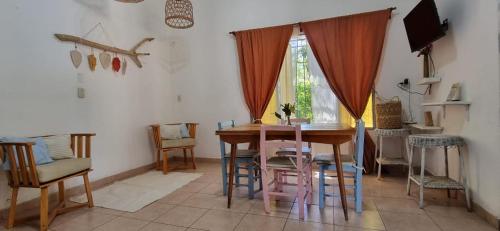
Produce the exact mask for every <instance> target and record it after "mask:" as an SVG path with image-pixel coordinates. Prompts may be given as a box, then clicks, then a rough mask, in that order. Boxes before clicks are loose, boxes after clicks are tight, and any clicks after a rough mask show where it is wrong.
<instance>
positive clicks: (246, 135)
mask: <svg viewBox="0 0 500 231" xmlns="http://www.w3.org/2000/svg"><path fill="white" fill-rule="evenodd" d="M261 126H262V124H244V125H239V126H235V127H231V128H226V129H222V130H218V131H216V133H215V134H216V135H218V136H219V137H220V139H221V140H222V141H224V142H226V143H229V144H231V157H230V161H229V182H228V191H227V207H228V208H230V207H231V197H232V193H233V181H234V168H235V162H236V150H237V147H238V144H241V143H258V142H259V140H260V127H261ZM301 130H302V141H304V142H312V143H322V144H331V145H332V146H333V153H334V157H335V164H336V166H337V168H336V169H337V177H338V181H339V188H340V197H341V201H342V208H343V210H344V218H345V219H346V220H348V215H347V201H346V191H345V184H344V173H343V170H342V164H341V160H340V145H341V144H343V143H346V142H349V141H351V140H352V137H353V135H354V134H355V133H356V130H355V128H353V127H351V126H349V125H347V124H302V125H301ZM266 139H268V140H295V133H294V132H293V131H274V132H269V135H268V136H267V137H266Z"/></svg>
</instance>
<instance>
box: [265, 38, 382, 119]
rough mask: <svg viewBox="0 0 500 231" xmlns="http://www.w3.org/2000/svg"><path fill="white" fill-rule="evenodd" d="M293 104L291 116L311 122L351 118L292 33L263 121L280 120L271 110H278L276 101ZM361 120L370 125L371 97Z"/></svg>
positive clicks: (304, 42) (304, 43)
mask: <svg viewBox="0 0 500 231" xmlns="http://www.w3.org/2000/svg"><path fill="white" fill-rule="evenodd" d="M284 103H295V117H297V118H309V119H311V121H312V122H314V123H339V122H342V123H348V124H351V126H355V120H354V119H353V118H352V117H351V116H350V115H349V113H348V112H347V110H346V109H345V108H344V107H343V106H342V104H340V103H339V102H338V100H337V98H336V97H335V95H334V94H333V92H332V90H331V89H330V86H329V85H328V83H327V81H326V79H325V77H324V76H323V72H322V71H321V69H320V67H319V64H318V63H317V61H316V59H315V58H314V55H313V53H312V51H311V49H310V47H309V44H308V43H307V39H306V38H305V36H303V35H297V36H293V37H292V39H291V40H290V44H289V46H288V50H287V53H286V55H285V58H284V60H283V65H282V69H281V72H280V76H279V79H278V84H277V86H276V90H275V92H274V94H273V96H272V98H271V101H270V103H269V105H268V107H267V109H266V112H265V113H264V116H263V118H262V121H263V122H264V123H269V124H276V123H279V122H280V121H279V120H278V119H277V118H276V117H275V116H274V112H278V113H281V109H280V107H279V106H280V104H284ZM363 120H364V121H365V125H366V127H373V107H372V97H370V99H369V102H368V105H367V107H366V110H365V113H364V114H363Z"/></svg>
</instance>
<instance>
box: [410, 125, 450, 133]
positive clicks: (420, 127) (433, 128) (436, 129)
mask: <svg viewBox="0 0 500 231" xmlns="http://www.w3.org/2000/svg"><path fill="white" fill-rule="evenodd" d="M409 126H410V127H411V128H414V129H418V130H422V131H429V132H441V131H443V127H438V126H425V125H422V124H410V125H409Z"/></svg>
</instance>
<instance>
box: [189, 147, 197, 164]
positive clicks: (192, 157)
mask: <svg viewBox="0 0 500 231" xmlns="http://www.w3.org/2000/svg"><path fill="white" fill-rule="evenodd" d="M190 151H191V162H192V164H193V169H196V163H195V162H194V151H193V148H191V149H190Z"/></svg>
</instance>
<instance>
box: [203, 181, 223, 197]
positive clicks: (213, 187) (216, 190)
mask: <svg viewBox="0 0 500 231" xmlns="http://www.w3.org/2000/svg"><path fill="white" fill-rule="evenodd" d="M199 193H204V194H213V195H217V196H222V184H209V185H208V186H206V187H205V188H203V189H202V190H201V191H200V192H199Z"/></svg>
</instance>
